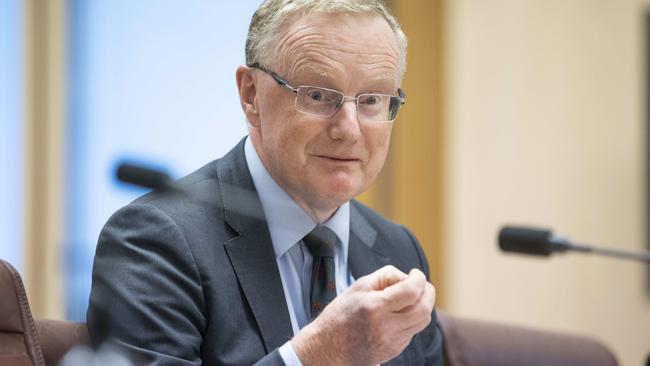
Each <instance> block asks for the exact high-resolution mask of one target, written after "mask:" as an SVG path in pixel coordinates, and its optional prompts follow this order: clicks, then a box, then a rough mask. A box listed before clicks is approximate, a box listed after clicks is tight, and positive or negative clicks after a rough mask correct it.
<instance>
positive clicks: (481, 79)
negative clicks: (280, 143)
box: [0, 0, 650, 365]
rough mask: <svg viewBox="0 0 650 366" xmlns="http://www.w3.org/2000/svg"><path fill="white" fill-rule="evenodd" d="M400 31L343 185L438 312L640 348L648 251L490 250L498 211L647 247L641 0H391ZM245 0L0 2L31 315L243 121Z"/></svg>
mask: <svg viewBox="0 0 650 366" xmlns="http://www.w3.org/2000/svg"><path fill="white" fill-rule="evenodd" d="M389 4H390V5H391V7H392V8H393V10H394V12H395V14H396V15H397V17H398V18H399V20H400V22H401V23H402V26H403V28H404V30H405V32H406V34H407V36H408V37H409V41H410V44H409V55H408V71H407V75H406V79H405V81H404V83H403V88H404V90H405V91H406V93H407V104H406V106H405V107H404V109H403V110H402V112H401V113H400V117H399V118H398V120H397V121H396V122H395V127H394V132H393V141H392V145H391V152H390V156H389V158H388V161H387V163H386V166H385V169H384V171H383V172H382V174H381V176H380V178H379V179H378V180H377V182H376V183H375V184H374V185H373V187H372V188H371V189H370V190H369V191H368V192H366V193H364V194H363V195H362V196H361V197H360V199H361V200H363V201H365V202H366V203H368V204H370V205H371V206H373V207H375V208H377V209H378V210H379V211H381V212H382V213H384V214H385V215H386V216H388V217H390V218H392V219H394V220H396V221H398V222H401V223H404V224H406V225H407V226H409V227H410V228H411V229H412V230H413V231H414V232H415V234H416V235H417V236H418V238H419V239H420V241H421V243H422V245H423V246H424V248H425V250H426V252H427V256H428V259H429V263H430V266H431V272H432V281H433V283H434V284H435V285H436V288H437V291H438V301H437V306H438V307H439V308H441V309H444V310H445V311H447V312H449V313H452V314H455V315H459V316H463V317H469V318H475V319H484V320H491V321H498V322H502V323H509V324H516V325H523V326H530V327H535V328H541V329H547V330H554V331H562V332H569V333H579V334H586V335H590V336H593V337H595V338H597V339H599V340H601V341H603V342H604V343H605V344H607V345H608V346H609V347H610V348H612V350H613V351H614V352H615V353H616V355H617V357H618V358H619V361H620V362H621V364H622V365H641V364H642V363H643V362H644V361H645V359H646V357H647V355H648V354H649V353H650V275H649V273H650V272H649V271H648V268H647V266H644V265H643V264H640V263H635V262H625V261H617V260H614V259H606V258H597V257H591V256H588V255H587V256H585V255H579V254H573V255H566V256H562V257H556V258H552V259H536V258H530V257H522V256H513V255H505V254H502V253H501V252H499V250H498V248H497V245H496V235H497V232H498V229H499V228H500V227H501V226H502V225H504V224H532V225H539V226H542V227H547V228H554V229H556V231H558V232H560V233H564V234H567V235H569V236H570V237H571V238H572V239H575V240H577V241H583V242H592V243H595V244H602V245H605V246H611V247H615V248H619V249H627V250H647V249H649V248H650V247H649V246H648V244H647V243H648V240H647V238H648V235H647V234H648V232H649V230H648V228H649V226H648V225H649V221H650V220H648V208H649V205H648V202H649V199H648V192H647V190H648V184H647V180H648V177H649V176H650V175H649V174H648V172H649V169H648V166H649V163H648V151H649V150H650V149H649V146H648V143H649V141H650V139H649V138H648V135H649V134H648V127H647V126H648V123H649V122H648V121H649V117H648V113H647V110H648V105H649V104H648V94H649V93H648V89H649V86H648V82H647V79H648V76H647V75H648V70H650V66H649V65H650V61H649V58H648V56H647V45H648V44H650V31H649V28H648V22H647V17H648V13H649V11H650V0H409V1H397V0H394V1H392V2H389ZM258 5H259V1H238V2H235V1H231V2H217V1H207V0H203V1H198V0H195V1H180V0H160V1H137V2H134V1H127V0H112V1H102V0H67V1H66V0H48V1H39V0H0V164H1V166H2V174H0V258H2V259H4V260H7V261H8V262H10V263H12V264H13V265H14V266H16V267H17V268H18V269H19V271H20V273H21V274H22V276H23V279H24V281H25V285H26V288H27V292H28V297H29V300H30V303H31V306H32V311H33V313H34V314H35V316H37V317H51V318H60V319H64V318H66V319H72V320H85V312H86V307H87V305H88V294H89V290H90V279H91V269H92V259H93V255H94V250H95V245H96V241H97V237H98V234H99V231H100V230H101V227H102V225H103V224H104V222H105V221H106V220H107V219H108V217H109V216H110V215H111V214H112V212H114V211H115V210H117V209H118V208H119V207H121V206H123V205H125V204H126V203H128V202H129V201H131V200H133V199H134V198H135V197H137V196H139V195H141V194H142V193H144V192H143V191H140V190H136V189H134V188H130V187H126V186H123V185H120V184H118V183H117V182H116V181H115V179H114V178H113V176H114V169H115V165H116V164H117V163H118V162H120V161H123V160H131V161H140V162H143V163H147V164H150V165H153V166H158V167H164V168H166V169H167V170H168V171H169V173H170V174H172V176H174V177H180V176H182V175H185V174H187V173H189V172H191V171H193V170H194V169H196V168H198V167H200V166H202V165H203V164H205V163H207V162H209V161H211V160H213V159H215V158H218V157H220V156H221V155H223V154H224V153H225V152H227V151H228V150H229V149H230V148H231V147H232V146H233V145H235V144H236V143H237V142H238V141H239V140H240V139H241V138H242V137H243V136H245V135H246V133H247V132H246V122H245V119H244V116H243V114H242V112H241V109H240V106H239V102H238V96H237V91H236V86H235V80H234V72H235V68H236V67H237V66H238V65H239V64H242V63H244V42H245V36H246V32H247V28H248V24H249V22H250V17H251V16H252V14H253V12H254V10H255V9H256V7H257V6H258Z"/></svg>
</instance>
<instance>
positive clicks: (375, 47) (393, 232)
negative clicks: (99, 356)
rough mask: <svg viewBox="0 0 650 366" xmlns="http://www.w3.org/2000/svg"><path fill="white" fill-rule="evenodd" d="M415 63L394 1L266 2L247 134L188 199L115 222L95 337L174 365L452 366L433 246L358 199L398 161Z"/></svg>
mask: <svg viewBox="0 0 650 366" xmlns="http://www.w3.org/2000/svg"><path fill="white" fill-rule="evenodd" d="M405 52H406V38H405V37H404V35H403V33H402V31H401V30H400V28H399V25H398V24H397V22H396V21H395V19H394V18H393V17H392V16H391V15H390V14H389V13H388V12H387V10H386V9H385V7H384V6H383V4H382V3H381V2H380V1H376V0H337V1H332V0H293V1H291V0H268V1H265V2H264V3H263V4H262V5H261V6H260V8H259V9H258V10H257V12H256V13H255V15H254V16H253V20H252V22H251V27H250V30H249V36H248V41H247V45H246V61H247V66H241V67H239V68H238V69H237V72H236V80H237V86H238V88H239V95H240V100H241V105H242V109H243V111H244V113H245V115H246V118H247V120H248V124H249V132H250V133H249V137H248V138H246V139H245V140H242V142H240V143H239V144H238V145H237V146H236V147H235V148H234V149H233V150H232V151H230V152H229V153H228V154H227V155H226V156H224V157H223V158H221V159H219V160H216V161H214V162H212V163H209V164H207V165H206V166H204V167H203V168H201V169H199V170H198V171H196V172H194V173H192V174H190V175H189V176H187V177H185V178H183V179H181V180H180V181H179V182H178V183H177V185H178V187H180V188H181V189H182V190H184V191H185V192H186V193H187V194H185V195H179V194H171V193H152V194H149V195H146V196H144V197H142V198H140V199H138V200H136V201H134V202H133V203H131V204H130V205H128V206H126V207H125V208H123V209H121V210H120V211H118V212H117V213H116V214H115V215H114V216H113V217H111V219H110V220H109V221H108V223H107V224H106V226H105V227H104V229H103V230H102V233H101V235H100V238H99V244H98V248H97V254H96V257H95V264H94V269H93V288H92V293H91V298H90V308H89V314H88V323H89V327H90V332H91V336H93V337H97V330H98V328H104V327H106V326H107V327H108V328H109V329H110V333H111V335H112V336H113V337H114V339H115V341H116V342H118V343H119V344H120V345H122V346H123V347H125V348H126V349H127V350H129V351H130V352H132V353H134V354H135V355H136V356H138V357H139V358H141V359H144V360H146V361H147V362H151V363H154V364H160V365H196V364H201V363H202V362H204V363H206V364H210V365H250V364H260V365H282V364H288V365H300V364H302V365H355V366H356V365H377V364H391V365H392V364H403V365H441V364H442V350H441V348H442V339H441V334H440V332H439V330H438V329H437V327H436V321H435V312H434V310H433V306H434V302H435V291H434V288H433V286H432V285H431V284H430V283H429V282H428V281H427V276H428V266H427V262H426V259H425V257H424V254H423V252H422V250H421V248H420V246H419V244H418V243H417V241H416V240H415V238H414V237H413V235H412V234H411V233H410V232H409V231H408V230H407V229H405V228H404V227H402V226H399V225H396V224H393V223H391V222H388V221H386V220H385V219H383V218H381V217H380V216H379V215H377V214H376V213H375V212H373V211H372V210H370V209H369V208H367V207H365V206H363V205H362V204H360V203H358V202H356V201H354V200H352V198H353V197H355V196H356V195H357V194H359V193H361V192H363V191H364V190H365V189H367V187H368V186H369V185H370V183H371V182H372V181H373V180H374V179H375V177H376V176H377V174H378V173H379V171H380V169H381V167H382V165H383V163H384V160H385V157H386V154H387V151H388V145H389V140H390V134H391V128H392V122H393V121H394V120H395V117H396V114H397V111H398V109H399V107H400V105H401V104H402V103H403V102H404V96H403V95H404V94H403V93H402V91H401V89H400V88H399V87H400V82H401V80H402V76H403V72H404V69H405V58H406V54H405ZM100 323H104V325H102V326H101V327H100Z"/></svg>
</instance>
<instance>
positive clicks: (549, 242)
mask: <svg viewBox="0 0 650 366" xmlns="http://www.w3.org/2000/svg"><path fill="white" fill-rule="evenodd" d="M499 247H500V248H501V250H502V251H504V252H514V253H522V254H530V255H537V256H546V257H548V256H550V255H551V254H553V253H556V252H566V251H576V252H582V253H593V254H599V255H604V256H608V257H615V258H621V259H630V260H638V261H641V262H645V263H649V264H650V252H643V251H640V252H632V251H625V250H619V249H610V248H600V247H594V246H591V245H586V244H577V243H572V242H570V241H569V240H567V239H565V238H562V237H559V236H556V235H554V234H553V232H552V231H551V230H546V229H535V228H530V227H520V226H504V227H503V228H501V230H500V231H499Z"/></svg>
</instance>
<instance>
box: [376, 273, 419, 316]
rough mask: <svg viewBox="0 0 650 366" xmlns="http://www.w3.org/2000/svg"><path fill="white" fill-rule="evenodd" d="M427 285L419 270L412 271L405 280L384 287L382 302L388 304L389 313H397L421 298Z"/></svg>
mask: <svg viewBox="0 0 650 366" xmlns="http://www.w3.org/2000/svg"><path fill="white" fill-rule="evenodd" d="M426 284H427V279H426V277H425V276H424V273H422V271H420V270H419V269H412V270H411V272H409V275H408V277H407V278H406V279H404V280H402V281H400V282H397V283H395V284H393V285H391V286H388V287H386V288H385V289H384V290H383V291H382V296H383V298H384V300H385V301H386V302H387V303H388V307H389V310H390V311H393V312H398V311H400V310H402V309H404V308H405V307H407V306H409V305H411V304H414V303H415V302H417V300H418V299H419V298H420V297H421V296H422V293H423V292H424V290H425V287H426Z"/></svg>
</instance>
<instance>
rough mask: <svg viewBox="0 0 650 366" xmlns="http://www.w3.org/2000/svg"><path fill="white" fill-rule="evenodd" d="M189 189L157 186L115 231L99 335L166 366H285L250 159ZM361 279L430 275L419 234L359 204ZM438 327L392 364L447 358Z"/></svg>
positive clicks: (97, 288)
mask: <svg viewBox="0 0 650 366" xmlns="http://www.w3.org/2000/svg"><path fill="white" fill-rule="evenodd" d="M177 184H178V186H179V187H180V188H181V189H183V190H185V191H186V192H187V193H189V195H188V194H179V193H151V194H148V195H145V196H143V197H141V198H139V199H137V200H136V201H134V202H132V203H131V204H129V205H128V206H126V207H124V208H122V209H121V210H119V211H118V212H116V213H115V214H114V215H113V216H112V217H111V218H110V219H109V220H108V223H107V224H106V226H105V227H104V228H103V230H102V232H101V234H100V237H99V243H98V246H97V252H96V255H95V262H94V267H93V283H92V291H91V295H90V307H89V309H88V326H89V330H90V334H91V337H92V338H93V339H94V340H95V341H97V340H98V338H102V337H103V336H104V334H100V333H104V332H106V331H107V329H108V332H110V335H111V336H112V337H113V338H114V339H115V340H116V341H117V342H119V343H120V344H121V345H122V346H124V347H126V348H127V349H128V350H129V352H132V353H133V354H134V355H135V356H136V357H139V358H141V359H142V360H146V361H147V362H152V363H154V364H159V365H198V364H201V363H205V364H207V365H251V364H255V363H257V364H260V365H282V364H283V362H282V360H281V358H280V355H279V352H278V351H277V349H278V347H280V346H281V345H282V344H284V343H285V342H286V341H287V340H289V339H290V338H291V337H292V335H293V334H292V328H291V321H290V319H289V312H288V310H287V304H286V301H285V297H284V292H283V289H282V283H281V280H280V275H279V272H278V268H277V264H276V260H275V254H274V251H273V245H272V243H271V238H270V235H269V231H268V227H267V224H266V221H265V219H264V216H263V211H262V206H261V203H260V201H259V199H258V197H257V193H256V192H255V187H254V185H253V182H252V180H251V177H250V173H249V171H248V167H247V165H246V160H245V157H244V144H243V140H242V142H240V143H239V144H238V145H237V146H236V147H235V148H234V149H233V150H231V151H230V152H229V153H228V154H227V155H226V156H224V157H223V158H221V159H218V160H216V161H213V162H211V163H209V164H207V165H205V166H204V167H202V168H201V169H199V170H197V171H196V172H194V173H192V174H190V175H188V176H187V177H185V178H183V179H181V180H180V181H179V182H178V183H177ZM350 221H351V222H350V242H349V265H350V270H351V271H352V274H353V275H354V277H355V278H359V277H361V276H363V275H366V274H369V273H371V272H373V271H375V270H377V269H379V268H380V267H382V266H384V265H386V264H392V265H394V266H395V267H397V268H399V269H400V270H402V271H404V272H408V271H409V270H410V269H412V268H414V267H417V268H420V269H422V270H423V271H424V272H425V274H427V276H428V266H427V261H426V259H425V257H424V254H423V252H422V250H421V248H420V246H419V245H418V243H417V241H416V239H415V238H414V237H413V235H412V234H411V233H410V232H409V231H408V230H407V229H406V228H404V227H403V226H399V225H396V224H394V223H391V222H389V221H387V220H385V219H383V218H382V217H380V216H379V215H377V214H376V213H375V212H373V211H372V210H371V209H369V208H367V207H365V206H363V205H362V204H360V203H358V202H356V201H352V203H351V208H350ZM433 315H434V317H433V320H432V322H431V324H430V325H429V326H428V327H427V328H426V329H424V330H423V331H422V332H420V333H418V334H417V335H416V336H415V337H414V338H413V340H412V341H411V343H410V345H409V346H408V347H407V348H406V349H405V350H404V352H403V353H402V354H401V355H400V356H399V357H398V358H396V359H395V360H392V361H391V362H390V363H389V364H390V365H442V336H441V334H440V331H439V330H438V329H437V327H436V319H435V313H434V314H433Z"/></svg>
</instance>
